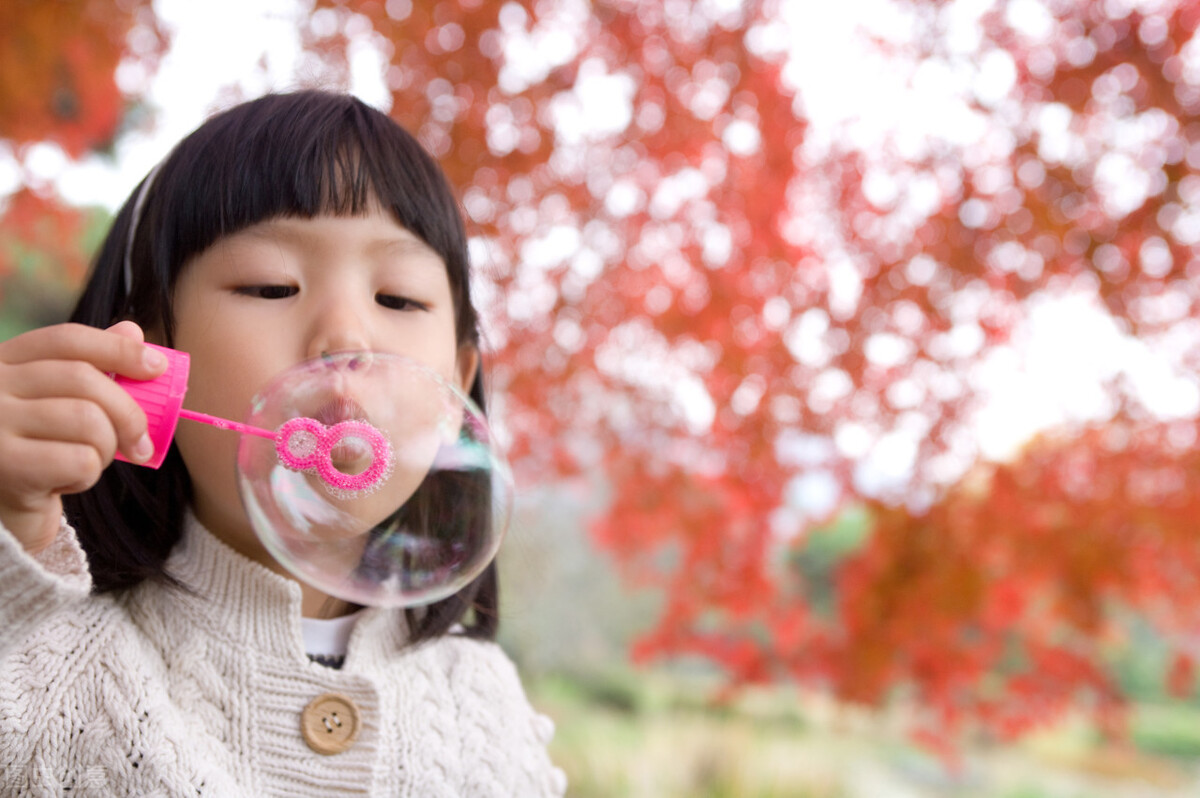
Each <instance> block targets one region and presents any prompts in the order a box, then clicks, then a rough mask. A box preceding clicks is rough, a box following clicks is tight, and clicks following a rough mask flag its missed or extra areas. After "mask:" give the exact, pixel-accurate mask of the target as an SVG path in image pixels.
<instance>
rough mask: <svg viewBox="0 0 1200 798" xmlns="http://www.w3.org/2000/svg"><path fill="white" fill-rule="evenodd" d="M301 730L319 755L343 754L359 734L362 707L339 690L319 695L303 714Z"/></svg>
mask: <svg viewBox="0 0 1200 798" xmlns="http://www.w3.org/2000/svg"><path fill="white" fill-rule="evenodd" d="M300 733H301V734H302V735H303V736H304V742H306V743H308V747H309V748H311V749H312V750H314V751H316V752H317V753H318V754H325V755H326V756H328V755H330V754H340V753H341V752H342V751H345V750H346V749H347V748H349V747H350V746H352V745H354V740H355V738H357V737H358V707H357V706H355V705H354V702H353V701H351V700H350V699H349V698H347V697H346V696H344V695H341V694H339V693H324V694H322V695H319V696H317V697H316V698H314V699H313V700H312V701H311V702H309V705H308V706H306V707H305V708H304V711H303V712H301V713H300Z"/></svg>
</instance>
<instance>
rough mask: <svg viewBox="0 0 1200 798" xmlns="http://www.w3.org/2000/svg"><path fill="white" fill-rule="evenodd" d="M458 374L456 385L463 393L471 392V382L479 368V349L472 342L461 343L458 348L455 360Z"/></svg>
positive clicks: (473, 380)
mask: <svg viewBox="0 0 1200 798" xmlns="http://www.w3.org/2000/svg"><path fill="white" fill-rule="evenodd" d="M454 366H455V369H456V370H457V372H458V374H457V376H458V387H459V390H461V391H462V392H463V393H465V394H468V395H469V394H470V393H471V384H472V383H474V382H475V372H476V371H478V370H479V349H478V347H476V346H475V345H474V344H463V345H462V346H460V347H459V348H458V357H457V359H456V360H455V364H454Z"/></svg>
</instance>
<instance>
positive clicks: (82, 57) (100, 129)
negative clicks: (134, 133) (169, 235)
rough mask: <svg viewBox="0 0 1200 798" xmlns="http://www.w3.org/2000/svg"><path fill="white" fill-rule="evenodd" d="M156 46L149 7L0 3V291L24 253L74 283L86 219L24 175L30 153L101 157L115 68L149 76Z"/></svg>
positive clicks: (122, 105)
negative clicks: (4, 178) (2, 168)
mask: <svg viewBox="0 0 1200 798" xmlns="http://www.w3.org/2000/svg"><path fill="white" fill-rule="evenodd" d="M165 45H166V39H165V36H164V34H163V33H162V31H161V30H160V29H159V27H158V23H157V19H156V17H155V16H154V13H153V9H152V7H151V3H150V0H117V1H116V2H113V1H112V0H61V1H59V2H49V3H48V2H39V0H12V1H11V2H5V3H3V4H2V5H0V151H3V152H4V154H5V155H6V156H10V157H11V158H12V160H13V165H14V166H15V168H16V170H17V173H18V175H17V177H18V181H19V187H18V190H17V191H16V192H14V193H13V194H12V195H11V196H9V197H7V198H6V199H5V200H4V203H3V205H0V211H3V215H2V216H0V287H3V285H4V279H5V276H6V275H7V274H8V273H10V272H11V271H13V270H14V269H15V268H16V267H17V264H18V262H19V261H20V260H21V258H22V257H23V256H25V255H28V254H29V253H38V254H37V259H38V268H39V270H40V271H41V272H42V273H43V274H44V275H46V276H52V279H60V280H66V281H71V282H74V281H78V279H79V278H80V277H81V276H82V274H83V269H84V266H85V263H86V258H87V256H88V249H87V247H86V245H85V244H86V242H83V241H82V240H81V237H82V236H83V235H84V233H85V231H86V229H87V220H86V219H85V217H84V214H83V213H82V212H80V211H79V210H78V209H75V208H72V207H69V206H67V205H65V204H63V203H62V202H61V201H59V199H58V198H57V197H56V196H55V194H54V191H53V187H52V186H49V185H47V184H46V182H45V180H44V179H39V177H38V175H37V174H36V173H35V172H34V171H33V170H31V169H30V168H29V167H28V165H27V161H28V158H29V155H30V153H31V152H32V151H33V149H34V148H35V147H57V148H59V149H60V150H61V151H62V152H63V153H65V154H66V155H67V156H68V157H71V158H78V157H80V156H82V155H84V154H86V153H88V152H91V151H95V150H103V149H106V148H107V147H108V146H109V144H110V143H111V141H112V139H113V137H114V136H115V135H116V134H117V133H118V131H119V129H120V124H121V121H122V118H123V115H124V113H125V111H126V110H127V104H128V102H129V99H130V98H128V97H126V95H125V94H124V92H122V91H121V89H120V87H119V86H118V84H117V67H118V66H119V65H120V63H121V62H122V59H126V60H127V61H135V62H136V64H137V68H138V69H141V70H147V71H149V70H153V68H154V66H155V65H156V63H157V60H158V57H159V56H160V55H161V53H162V51H163V49H164V48H165Z"/></svg>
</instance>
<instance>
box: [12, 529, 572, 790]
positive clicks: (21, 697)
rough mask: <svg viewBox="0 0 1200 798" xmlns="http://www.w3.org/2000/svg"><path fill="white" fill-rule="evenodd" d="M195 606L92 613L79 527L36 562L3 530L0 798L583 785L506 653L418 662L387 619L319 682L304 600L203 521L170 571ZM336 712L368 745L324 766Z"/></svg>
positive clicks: (146, 592)
mask: <svg viewBox="0 0 1200 798" xmlns="http://www.w3.org/2000/svg"><path fill="white" fill-rule="evenodd" d="M168 570H169V571H170V572H171V573H172V574H174V575H175V576H176V577H177V578H178V579H180V580H181V581H182V582H183V583H184V584H185V585H187V586H188V587H189V588H190V590H189V591H181V590H178V589H173V588H166V587H162V586H158V585H153V584H149V583H146V584H143V585H141V586H139V587H137V588H135V589H132V590H130V591H127V592H123V593H120V594H113V595H108V594H106V595H101V596H95V595H91V594H90V588H91V577H90V575H89V573H88V570H87V559H86V557H85V555H84V553H83V550H82V549H81V548H80V546H79V543H78V541H77V540H76V537H75V533H74V530H72V529H71V528H70V527H69V526H67V525H66V524H65V523H64V525H63V527H62V529H61V530H60V532H59V535H58V537H57V538H56V540H55V542H54V543H53V544H51V546H50V547H48V548H47V549H46V550H44V551H43V552H41V553H40V554H39V555H38V556H36V557H32V556H30V555H29V554H27V553H26V552H25V551H24V550H23V549H22V548H21V546H20V545H19V544H18V543H17V541H16V539H15V538H14V537H13V536H12V535H11V533H9V532H8V530H6V529H4V528H3V527H0V669H2V673H3V676H2V677H0V795H3V796H10V795H11V796H58V795H71V796H113V795H119V796H184V795H186V796H217V797H218V798H225V796H231V797H232V798H242V797H243V796H244V797H245V798H250V797H251V796H253V797H254V798H261V796H289V798H292V797H294V796H322V797H323V798H328V796H331V795H339V796H340V795H369V796H429V797H430V798H440V797H441V796H471V797H472V798H476V797H482V798H487V797H489V796H495V798H500V797H501V796H503V797H504V798H514V796H515V797H518V798H537V797H538V796H561V795H563V794H564V793H565V790H566V777H565V776H564V774H563V773H562V771H561V770H559V769H557V768H555V767H554V766H553V764H552V763H551V761H550V759H549V757H548V755H547V752H546V746H547V744H548V743H549V741H550V739H551V736H552V735H553V731H554V725H553V723H552V722H551V721H550V719H549V718H547V717H544V716H542V715H540V714H538V713H537V712H535V711H534V710H533V708H532V707H531V706H530V704H529V702H528V700H527V699H526V696H525V693H524V691H523V689H522V687H521V682H520V679H519V678H518V675H517V672H516V669H515V668H514V666H513V664H512V662H511V661H510V660H509V659H508V658H507V656H505V654H504V653H503V651H502V650H501V649H500V647H499V646H497V645H496V644H494V643H491V642H482V641H476V640H471V639H468V638H466V637H462V636H459V635H448V636H444V637H441V638H438V639H436V640H433V641H430V642H427V643H423V644H418V645H413V646H406V645H405V633H404V628H403V623H402V619H403V614H402V613H401V612H400V611H398V610H382V609H370V610H368V611H366V612H365V613H364V614H363V617H362V618H361V619H360V620H359V622H358V623H357V625H356V627H355V629H354V632H353V634H352V635H351V638H350V641H349V648H348V650H347V653H346V660H345V664H344V665H343V667H342V668H341V669H338V670H334V669H331V668H327V667H324V666H321V665H319V664H316V663H313V662H310V661H309V659H308V657H307V656H306V655H305V652H304V647H303V637H302V633H301V624H300V587H299V585H298V584H297V583H295V582H293V581H291V580H289V579H285V578H284V577H282V576H279V575H277V574H275V573H272V572H271V571H269V570H268V569H266V568H264V567H262V566H261V565H259V564H257V563H254V562H252V561H250V560H248V559H246V558H245V557H243V556H241V555H240V554H238V553H236V552H234V551H233V550H232V549H230V548H229V547H227V546H226V545H225V544H224V543H222V542H220V541H219V540H217V539H216V538H215V537H213V535H212V534H211V533H209V532H208V531H207V530H205V529H204V528H203V527H201V526H200V525H199V524H198V523H197V522H196V521H195V520H194V519H189V521H188V523H187V527H186V529H185V533H184V537H183V539H182V540H181V542H180V544H179V545H178V546H177V547H176V549H175V550H174V551H173V552H172V554H171V557H170V559H169V560H168ZM325 693H335V694H338V695H340V696H343V697H346V698H348V699H350V700H351V701H352V702H353V703H354V704H355V705H356V706H357V708H358V710H359V717H360V720H361V723H360V729H359V733H358V736H357V739H356V741H355V742H354V744H353V745H352V746H351V747H350V748H349V749H348V750H345V751H342V752H341V753H337V754H333V755H322V754H318V753H315V752H314V751H313V750H311V749H310V748H309V747H308V745H306V743H305V741H304V738H303V736H302V734H301V714H302V712H303V711H304V709H305V707H306V706H307V705H308V704H309V702H310V701H312V700H313V699H314V698H315V697H317V696H319V695H321V694H325Z"/></svg>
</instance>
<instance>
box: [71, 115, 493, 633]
mask: <svg viewBox="0 0 1200 798" xmlns="http://www.w3.org/2000/svg"><path fill="white" fill-rule="evenodd" d="M139 195H143V196H142V203H141V207H140V209H139V210H140V211H141V215H140V219H139V218H137V217H138V212H137V211H135V205H137V204H138V197H139ZM374 203H378V204H379V205H380V206H382V208H384V209H385V210H386V211H387V212H389V213H390V214H391V215H392V217H393V218H394V219H395V220H396V222H398V223H399V224H400V225H402V226H403V227H405V228H407V229H408V230H410V231H411V232H413V233H415V234H416V235H417V236H419V237H420V238H421V239H422V240H423V241H424V242H425V243H426V244H428V245H429V246H430V247H431V248H432V249H433V250H434V251H435V252H437V253H438V255H440V256H441V257H442V260H443V261H444V262H445V264H446V271H447V275H448V277H449V282H450V289H451V294H452V296H453V299H454V308H455V317H456V335H457V339H458V343H459V346H464V345H473V346H478V344H479V331H478V315H477V313H476V310H475V308H474V306H473V305H472V303H471V292H470V268H469V259H468V255H467V239H466V232H465V228H464V225H463V218H462V214H461V211H460V210H459V204H458V201H457V199H456V198H455V196H454V193H453V191H452V190H451V188H450V186H449V184H448V183H447V181H446V178H445V176H444V174H443V173H442V170H441V169H440V168H439V166H438V165H437V163H436V162H435V161H434V160H433V159H432V157H431V156H430V155H429V154H428V153H427V152H426V151H425V150H424V149H423V148H422V147H421V145H420V143H419V142H417V140H416V139H415V138H413V136H412V135H411V134H409V133H408V132H407V131H406V130H405V129H404V128H403V127H401V126H400V125H399V124H397V123H396V122H395V121H394V120H392V119H391V118H389V117H388V116H387V115H386V114H384V113H382V112H380V111H378V110H376V109H374V108H371V107H370V106H368V105H366V104H365V103H363V102H362V101H361V100H358V99H356V98H354V97H352V96H349V95H343V94H335V93H329V92H323V91H300V92H295V93H288V94H271V95H267V96H265V97H261V98H259V99H256V100H251V101H249V102H246V103H243V104H241V105H238V106H235V107H233V108H231V109H229V110H227V111H224V112H222V113H220V114H218V115H216V116H214V117H212V118H211V119H209V120H208V121H207V122H205V123H204V124H203V125H201V126H200V127H199V128H198V129H197V130H196V131H195V132H193V133H192V134H191V135H189V136H187V137H186V138H184V139H183V140H182V141H181V142H180V143H179V144H178V145H176V147H175V149H174V150H173V151H172V152H171V153H170V155H168V156H167V158H166V159H165V160H164V161H163V162H162V163H161V164H160V165H159V166H158V167H157V171H156V172H152V173H151V175H150V176H148V177H147V178H146V179H145V180H144V181H143V185H141V186H139V187H138V189H137V190H135V191H134V193H133V195H132V196H130V198H129V199H128V200H127V201H126V202H125V204H124V205H123V206H122V207H121V209H120V210H119V211H118V213H117V215H116V218H115V219H114V220H113V224H112V227H111V228H110V229H109V232H108V235H107V236H106V237H105V239H104V242H103V243H102V244H101V247H100V250H99V252H98V254H97V256H96V259H95V261H94V262H93V264H92V268H91V271H90V274H89V277H88V280H87V283H86V285H85V287H84V290H83V293H82V294H81V296H80V298H79V301H78V304H77V305H76V307H75V309H74V311H73V312H72V314H71V321H74V322H79V323H82V324H88V325H92V326H96V327H107V326H109V325H111V324H113V323H115V322H117V321H119V320H121V319H132V320H133V321H135V322H137V323H138V324H140V325H141V326H142V327H143V328H148V329H154V330H158V331H161V332H162V335H163V337H164V339H165V343H166V345H168V346H170V345H171V342H172V337H173V329H174V314H173V312H172V295H173V292H174V288H175V283H176V280H177V279H178V277H179V275H180V273H181V272H182V270H183V269H184V267H185V266H186V265H187V264H188V263H189V262H190V261H191V260H192V259H193V258H195V257H196V256H198V255H200V254H201V253H203V252H204V251H205V250H206V249H208V248H209V247H210V246H212V244H214V243H215V242H216V241H217V240H219V239H221V238H223V237H224V236H228V235H232V234H234V233H236V232H238V231H240V230H243V229H245V228H247V227H250V226H251V225H254V224H257V223H259V222H262V221H266V220H269V219H275V218H281V217H298V218H313V217H315V216H318V215H324V214H332V215H340V216H353V215H360V214H364V213H367V212H369V210H370V209H371V208H372V207H374ZM131 227H134V228H135V229H134V230H133V235H132V241H130V238H131V229H130V228H131ZM127 249H128V258H129V264H130V266H131V271H130V274H129V276H128V278H127V277H126V275H125V268H126V266H125V264H126V258H127V252H126V250H127ZM127 280H128V282H129V290H127V286H126V282H127ZM482 372H483V370H482V368H480V369H478V370H477V371H476V374H475V378H474V381H473V383H472V385H471V389H470V395H471V398H472V399H473V400H474V401H475V403H476V404H477V405H478V406H479V407H480V408H481V409H482V408H483V407H484V385H483V376H482ZM191 495H192V489H191V480H190V478H189V477H188V474H187V470H186V468H185V467H184V463H183V459H182V458H181V456H180V454H179V451H178V449H177V448H176V447H175V446H174V445H172V446H171V449H170V451H169V452H168V454H167V457H166V459H165V460H164V462H163V464H162V466H161V467H160V468H158V469H157V470H154V469H149V468H143V467H140V466H133V465H130V464H128V463H123V462H114V463H113V464H112V465H110V466H109V467H108V468H107V469H106V470H105V471H104V472H103V474H102V475H101V478H100V480H99V482H98V483H97V484H96V485H95V486H93V487H92V488H91V489H90V490H88V491H85V492H83V493H79V494H74V495H69V496H65V497H64V506H65V508H66V512H67V516H68V519H69V520H70V522H71V523H72V524H73V525H74V527H75V529H76V531H77V533H78V535H79V541H80V544H81V545H82V546H83V549H84V551H85V552H86V553H87V556H88V561H89V565H90V568H91V573H92V579H93V585H94V589H95V590H96V592H100V593H104V592H110V591H116V590H123V589H127V588H130V587H133V586H135V585H137V584H139V583H141V582H143V581H146V580H153V581H158V582H161V583H163V584H174V581H173V580H172V578H171V577H170V575H169V574H168V573H167V572H166V569H165V562H166V558H167V556H168V554H169V553H170V551H171V549H172V548H173V547H174V545H175V544H176V543H177V542H178V541H179V539H180V536H181V535H182V532H183V520H184V517H185V511H186V509H187V506H188V504H189V503H190V500H191ZM498 592H499V585H498V580H497V573H496V565H495V563H492V564H490V565H489V566H488V567H487V569H486V570H485V571H484V572H483V573H482V574H481V575H480V576H479V577H478V578H476V579H475V581H473V582H472V583H470V584H469V585H467V586H466V587H464V588H463V589H462V590H460V591H459V592H458V593H456V594H454V595H452V596H450V597H449V598H446V599H443V600H441V601H438V602H435V603H433V604H430V605H428V606H426V607H422V608H419V609H410V610H408V611H407V622H408V627H409V633H408V639H409V640H410V642H418V641H421V640H425V639H429V638H433V637H436V636H438V635H442V634H445V633H447V632H449V631H450V630H451V628H452V627H454V626H455V624H460V623H461V624H462V625H463V627H462V628H463V629H464V630H465V631H464V633H465V634H467V635H469V636H471V637H480V638H486V639H493V638H494V637H495V634H496V628H497V626H498V622H499V618H498V609H499V601H498ZM468 616H470V617H468Z"/></svg>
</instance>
